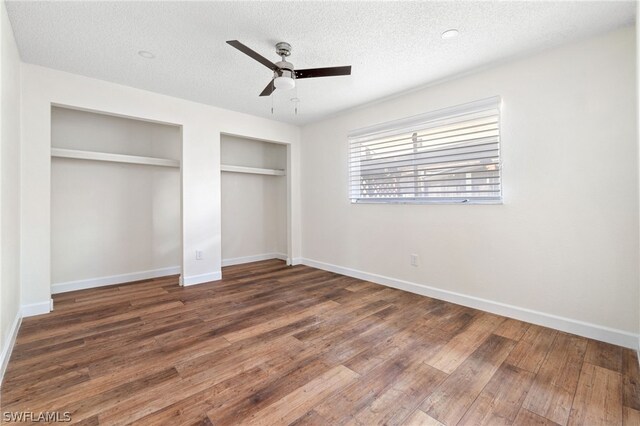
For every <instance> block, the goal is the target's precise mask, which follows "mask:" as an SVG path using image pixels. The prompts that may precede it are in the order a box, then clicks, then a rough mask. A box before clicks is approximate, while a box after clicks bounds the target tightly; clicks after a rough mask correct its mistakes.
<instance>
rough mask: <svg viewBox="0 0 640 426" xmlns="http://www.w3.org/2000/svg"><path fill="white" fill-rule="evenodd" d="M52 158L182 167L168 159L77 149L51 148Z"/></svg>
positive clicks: (178, 162)
mask: <svg viewBox="0 0 640 426" xmlns="http://www.w3.org/2000/svg"><path fill="white" fill-rule="evenodd" d="M51 156H52V157H58V158H75V159H78V160H94V161H110V162H113V163H128V164H144V165H148V166H162V167H180V161H178V160H170V159H167V158H154V157H140V156H137V155H123V154H111V153H108V152H95V151H81V150H77V149H63V148H51Z"/></svg>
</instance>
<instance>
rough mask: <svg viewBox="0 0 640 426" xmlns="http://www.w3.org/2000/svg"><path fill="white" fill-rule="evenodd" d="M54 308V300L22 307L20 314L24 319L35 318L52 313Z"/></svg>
mask: <svg viewBox="0 0 640 426" xmlns="http://www.w3.org/2000/svg"><path fill="white" fill-rule="evenodd" d="M52 306H53V300H52V299H49V300H47V301H44V302H38V303H30V304H28V305H22V306H20V314H21V315H22V318H26V317H33V316H35V315H42V314H48V313H49V312H51V307H52Z"/></svg>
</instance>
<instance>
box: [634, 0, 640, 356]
mask: <svg viewBox="0 0 640 426" xmlns="http://www.w3.org/2000/svg"><path fill="white" fill-rule="evenodd" d="M638 23H640V6H639V5H638V3H637V2H636V27H635V28H636V112H637V116H636V131H637V133H636V138H637V139H636V144H637V146H638V154H639V157H638V166H637V167H638V170H640V30H639V29H638V27H639V25H638ZM638 178H640V175H639V176H638ZM639 186H640V185H639ZM638 201H639V202H640V197H639V200H638ZM638 220H640V217H639V218H638ZM638 268H640V258H638ZM638 286H640V282H639V283H638ZM639 296H640V295H639ZM638 312H640V299H639V300H638ZM639 319H640V318H639ZM636 349H637V350H638V351H639V356H638V361H640V337H639V339H638V346H637V348H636Z"/></svg>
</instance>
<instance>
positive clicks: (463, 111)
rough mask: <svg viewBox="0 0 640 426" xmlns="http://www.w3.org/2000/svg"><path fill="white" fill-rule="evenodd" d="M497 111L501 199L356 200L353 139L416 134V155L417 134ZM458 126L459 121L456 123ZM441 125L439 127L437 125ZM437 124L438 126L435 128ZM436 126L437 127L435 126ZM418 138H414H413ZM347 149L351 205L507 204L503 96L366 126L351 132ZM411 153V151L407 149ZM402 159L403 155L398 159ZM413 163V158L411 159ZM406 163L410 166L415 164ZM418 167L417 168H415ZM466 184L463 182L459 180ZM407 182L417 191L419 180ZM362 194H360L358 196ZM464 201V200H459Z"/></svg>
mask: <svg viewBox="0 0 640 426" xmlns="http://www.w3.org/2000/svg"><path fill="white" fill-rule="evenodd" d="M492 109H495V110H497V130H498V136H497V151H498V152H497V163H495V164H497V166H498V169H497V170H498V173H499V174H498V183H497V184H496V185H497V186H498V191H496V192H499V197H495V198H494V197H492V198H487V199H482V198H475V199H474V198H473V197H472V198H469V199H465V200H460V199H459V198H453V197H452V199H451V200H447V199H446V197H442V198H438V199H433V198H432V199H429V198H427V197H401V198H391V197H390V198H382V197H380V198H375V197H371V198H358V197H354V193H353V188H352V182H353V180H352V179H353V173H352V166H353V163H352V155H353V152H352V144H353V143H354V142H353V139H358V138H372V139H373V138H384V137H390V136H392V135H395V134H399V133H402V132H404V133H413V135H412V136H413V138H412V142H413V146H414V147H413V151H414V155H415V153H416V142H417V143H419V141H417V139H416V136H417V133H418V132H420V131H421V130H425V129H428V128H429V127H438V126H445V125H446V124H447V122H449V123H455V122H456V118H459V117H460V116H465V115H470V114H473V113H482V112H486V111H489V110H492ZM457 121H458V122H459V121H460V120H457ZM438 122H440V123H438ZM435 123H437V124H435ZM434 124H435V125H434ZM414 135H415V136H414ZM347 145H348V156H347V170H348V173H347V192H348V197H349V201H350V203H351V204H417V205H424V204H473V205H476V204H479V205H483V204H489V205H492V204H504V188H503V177H504V175H503V172H504V161H503V153H502V98H501V97H500V96H493V97H490V98H485V99H481V100H478V101H473V102H468V103H465V104H460V105H455V106H451V107H446V108H442V109H438V110H435V111H430V112H427V113H424V114H418V115H414V116H410V117H406V118H401V119H397V120H392V121H388V122H384V123H379V124H375V125H372V126H367V127H363V128H359V129H356V130H352V131H350V132H348V135H347ZM407 149H408V147H407ZM401 155H405V156H406V155H409V154H401ZM399 156H400V155H399ZM409 159H411V157H409ZM405 161H407V162H408V163H409V164H408V165H410V164H411V163H413V162H414V161H415V159H413V161H409V160H405ZM414 166H415V165H414ZM460 180H463V179H460ZM407 182H413V183H414V186H413V188H414V189H415V188H417V187H418V176H417V175H414V176H413V179H411V180H410V181H407ZM359 194H361V192H360V193H359ZM460 198H462V197H460Z"/></svg>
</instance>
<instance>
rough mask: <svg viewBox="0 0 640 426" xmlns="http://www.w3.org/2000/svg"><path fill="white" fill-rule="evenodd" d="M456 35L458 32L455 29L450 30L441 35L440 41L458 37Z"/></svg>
mask: <svg viewBox="0 0 640 426" xmlns="http://www.w3.org/2000/svg"><path fill="white" fill-rule="evenodd" d="M458 34H459V32H458V30H456V29H455V28H452V29H450V30H447V31H445V32H443V33H442V39H443V40H447V39H450V38H456V37H458Z"/></svg>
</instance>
